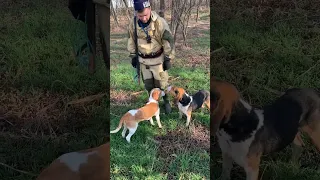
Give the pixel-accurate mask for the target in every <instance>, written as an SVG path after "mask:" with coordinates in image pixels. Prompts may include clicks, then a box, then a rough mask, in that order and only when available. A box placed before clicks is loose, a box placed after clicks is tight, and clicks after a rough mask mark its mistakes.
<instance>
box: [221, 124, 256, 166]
mask: <svg viewBox="0 0 320 180" xmlns="http://www.w3.org/2000/svg"><path fill="white" fill-rule="evenodd" d="M217 137H218V142H219V146H220V148H221V150H222V152H224V153H227V154H228V155H229V156H231V157H232V159H233V160H234V161H235V162H236V163H237V164H239V165H240V166H244V162H245V161H246V160H245V158H246V156H247V154H248V152H249V148H250V145H251V143H252V141H253V139H254V136H251V137H250V138H248V139H246V140H245V141H242V142H232V141H231V137H230V135H228V134H227V133H226V132H225V131H224V130H220V131H218V132H217Z"/></svg>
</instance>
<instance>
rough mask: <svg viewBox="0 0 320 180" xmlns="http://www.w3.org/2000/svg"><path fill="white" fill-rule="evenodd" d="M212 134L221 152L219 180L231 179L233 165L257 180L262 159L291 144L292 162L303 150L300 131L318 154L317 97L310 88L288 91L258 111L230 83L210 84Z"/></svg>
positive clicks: (319, 115) (249, 179) (319, 121)
mask: <svg viewBox="0 0 320 180" xmlns="http://www.w3.org/2000/svg"><path fill="white" fill-rule="evenodd" d="M211 96H212V101H213V102H212V104H213V105H212V106H213V108H212V111H211V112H212V116H211V117H212V119H211V131H212V132H213V133H215V134H216V136H217V138H218V142H219V146H220V148H221V150H222V157H223V165H222V168H223V171H222V175H221V179H230V173H231V169H232V167H233V165H232V163H233V161H235V162H236V163H237V164H238V165H240V166H241V167H243V168H244V169H245V172H246V177H247V180H257V179H258V176H259V165H260V160H261V156H262V155H263V154H268V153H271V152H276V151H280V150H282V149H284V148H285V147H287V146H288V145H289V144H291V143H292V144H293V153H292V160H293V161H294V162H295V163H297V161H298V159H299V156H300V154H301V151H302V146H303V141H302V138H301V136H300V133H301V132H305V133H307V134H308V135H309V136H310V138H311V139H312V142H313V144H314V145H315V146H316V147H317V149H318V150H319V151H320V97H319V93H318V92H316V91H315V90H313V89H298V88H293V89H289V90H287V91H286V92H285V93H284V94H283V95H281V96H280V97H279V98H278V99H276V100H275V101H274V102H273V103H271V104H269V105H266V106H264V107H263V108H262V109H257V108H254V107H252V106H251V105H249V104H248V103H247V102H246V101H244V100H243V99H242V98H241V96H240V93H239V92H238V90H237V89H236V88H235V87H234V86H233V85H232V84H230V83H227V82H224V81H220V80H217V79H214V80H213V81H212V82H211Z"/></svg>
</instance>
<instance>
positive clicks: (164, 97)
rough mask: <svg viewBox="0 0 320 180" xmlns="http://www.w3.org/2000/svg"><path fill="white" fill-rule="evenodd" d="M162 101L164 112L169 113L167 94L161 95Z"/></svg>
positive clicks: (169, 106)
mask: <svg viewBox="0 0 320 180" xmlns="http://www.w3.org/2000/svg"><path fill="white" fill-rule="evenodd" d="M163 101H164V109H165V113H166V114H170V113H171V105H170V102H169V99H168V95H164V96H163Z"/></svg>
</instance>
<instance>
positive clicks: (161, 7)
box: [159, 0, 166, 18]
mask: <svg viewBox="0 0 320 180" xmlns="http://www.w3.org/2000/svg"><path fill="white" fill-rule="evenodd" d="M164 2H165V1H164V0H160V12H159V16H161V17H163V18H164V13H165V8H166V6H165V3H164Z"/></svg>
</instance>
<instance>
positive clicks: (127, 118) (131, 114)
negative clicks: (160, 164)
mask: <svg viewBox="0 0 320 180" xmlns="http://www.w3.org/2000/svg"><path fill="white" fill-rule="evenodd" d="M164 95H165V93H164V92H163V91H161V90H160V89H159V88H154V89H152V90H151V92H150V97H149V101H148V103H147V104H146V105H145V106H143V107H141V108H139V109H132V110H129V111H128V112H127V113H125V114H124V115H123V116H122V117H121V119H120V122H119V125H118V127H117V129H115V130H113V131H110V133H117V132H118V131H119V130H120V129H121V128H122V125H123V131H122V134H121V135H122V137H125V135H126V132H127V130H129V134H128V135H127V137H126V140H127V141H128V142H129V143H130V139H131V136H132V135H133V134H134V133H135V132H136V130H137V128H138V123H139V122H141V121H144V120H149V121H150V123H151V124H152V125H154V122H153V119H152V117H153V116H155V117H156V120H157V123H158V126H159V128H162V125H161V123H160V108H159V104H158V101H159V99H160V96H164Z"/></svg>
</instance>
